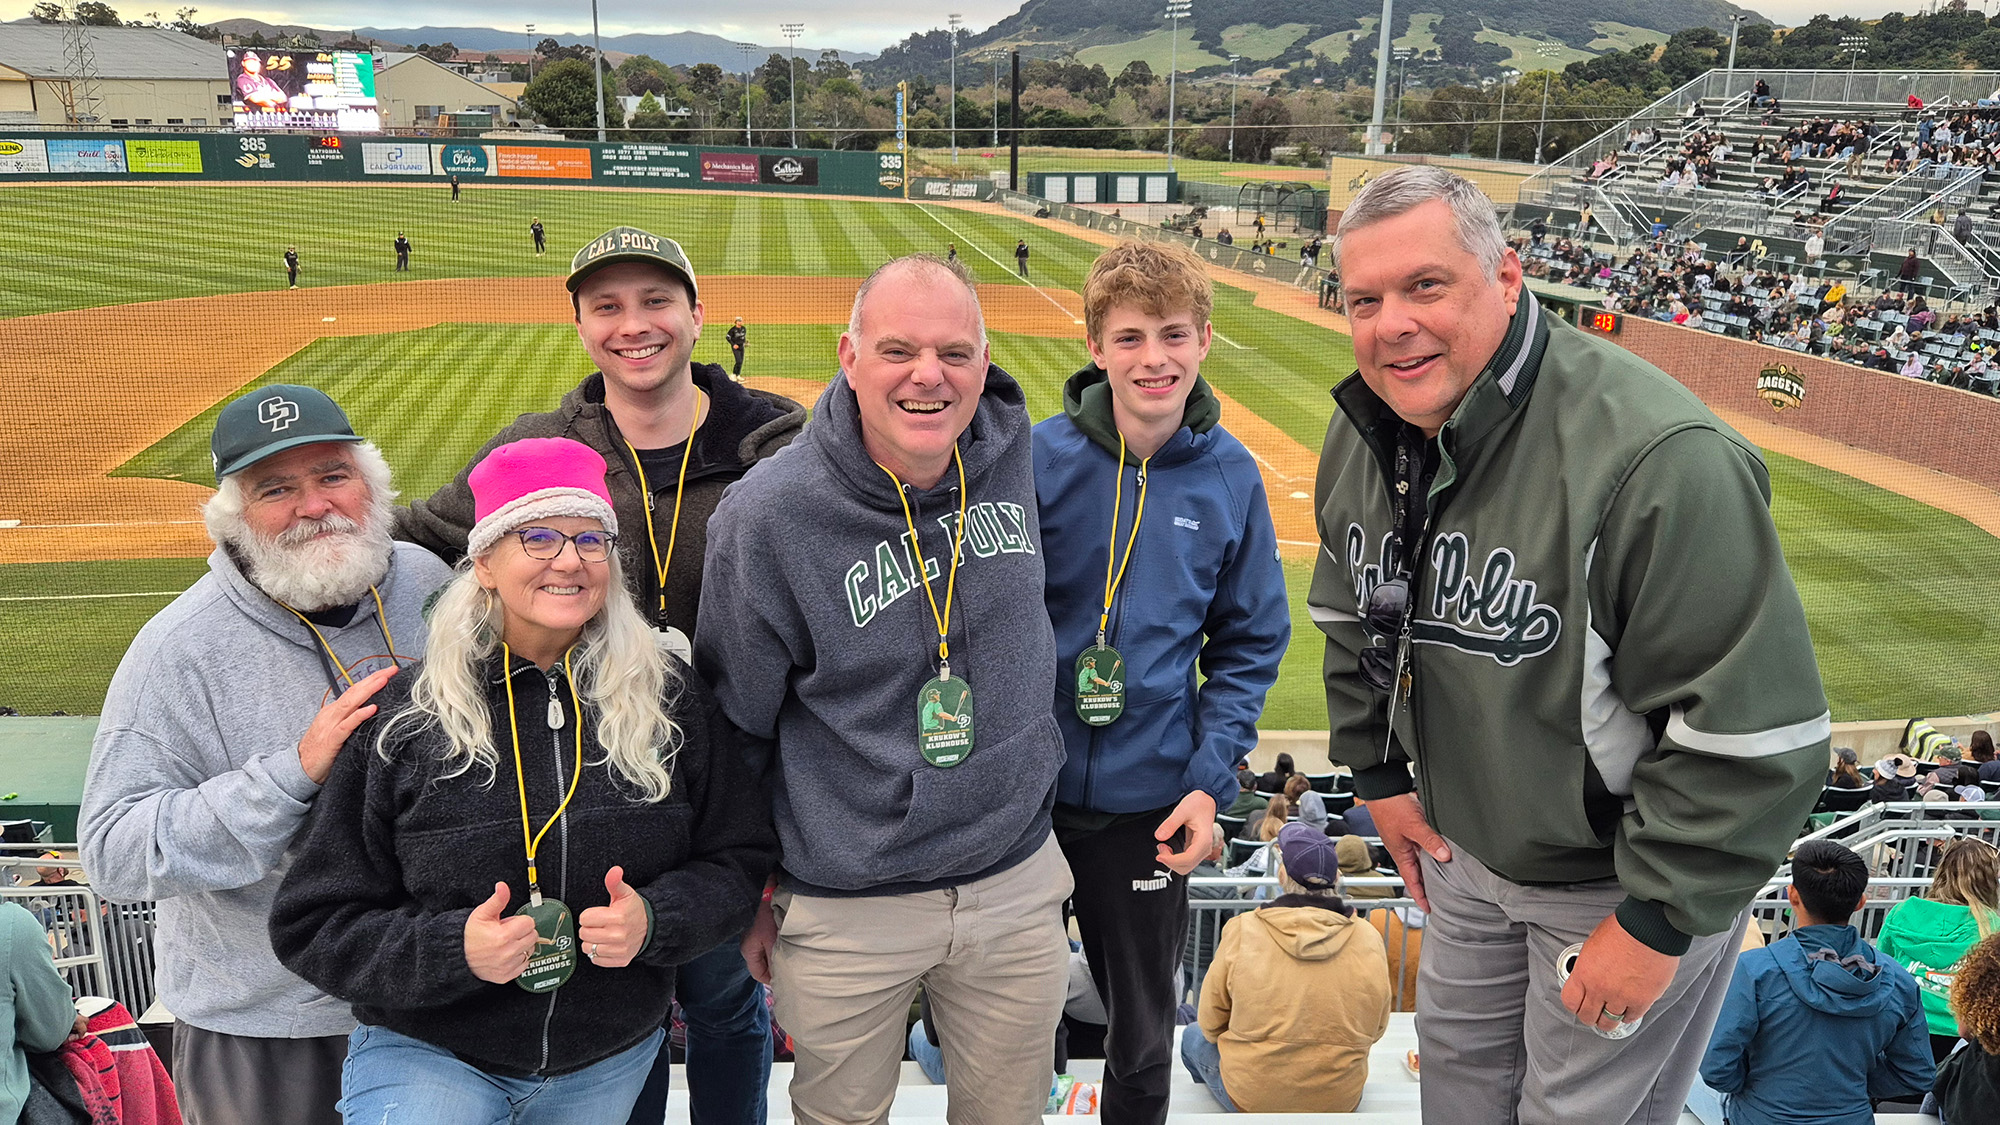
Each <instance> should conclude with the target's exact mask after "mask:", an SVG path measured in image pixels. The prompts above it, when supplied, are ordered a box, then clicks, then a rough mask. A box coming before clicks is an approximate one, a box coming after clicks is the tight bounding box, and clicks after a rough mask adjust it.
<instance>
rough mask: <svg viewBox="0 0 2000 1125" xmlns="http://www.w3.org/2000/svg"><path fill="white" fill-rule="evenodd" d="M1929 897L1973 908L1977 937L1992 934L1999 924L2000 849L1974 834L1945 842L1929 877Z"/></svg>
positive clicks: (1971, 909) (1982, 937)
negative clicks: (1933, 870)
mask: <svg viewBox="0 0 2000 1125" xmlns="http://www.w3.org/2000/svg"><path fill="white" fill-rule="evenodd" d="M1930 897H1931V898H1932V899H1934V900H1936V901H1938V902H1949V903H1954V904H1956V905H1959V906H1963V907H1965V908H1966V909H1968V910H1970V911H1972V920H1973V923H1974V924H1975V925H1977V926H1978V927H1979V936H1980V938H1981V939H1982V940H1983V939H1985V938H1988V937H1991V936H1993V931H1994V929H1995V928H1996V925H2000V851H1996V850H1995V849H1994V847H1993V845H1992V844H1989V843H1987V842H1986V841H1984V840H1982V839H1979V838H1978V837H1975V836H1967V837H1962V838H1960V839H1957V840H1954V841H1952V842H1951V843H1949V844H1946V845H1945V847H1944V852H1943V854H1942V855H1940V856H1939V857H1938V865H1937V874H1935V875H1933V876H1932V877H1931V892H1930Z"/></svg>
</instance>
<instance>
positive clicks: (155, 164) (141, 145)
mask: <svg viewBox="0 0 2000 1125" xmlns="http://www.w3.org/2000/svg"><path fill="white" fill-rule="evenodd" d="M246 139H247V138H246ZM125 163H126V165H127V166H128V168H129V169H130V170H131V171H133V172H151V173H156V174H158V173H168V172H199V171H201V142H200V141H163V140H160V139H158V138H157V137H151V138H148V137H134V138H132V139H131V140H129V141H126V142H125Z"/></svg>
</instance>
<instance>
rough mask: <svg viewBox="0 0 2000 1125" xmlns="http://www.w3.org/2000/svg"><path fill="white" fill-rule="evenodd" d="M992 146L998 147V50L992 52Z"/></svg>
mask: <svg viewBox="0 0 2000 1125" xmlns="http://www.w3.org/2000/svg"><path fill="white" fill-rule="evenodd" d="M993 147H994V148H996V149H997V148H999V147H1000V52H998V51H995V52H993Z"/></svg>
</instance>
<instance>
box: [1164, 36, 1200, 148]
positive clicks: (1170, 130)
mask: <svg viewBox="0 0 2000 1125" xmlns="http://www.w3.org/2000/svg"><path fill="white" fill-rule="evenodd" d="M1193 7H1194V3H1193V0H1167V19H1169V20H1172V21H1173V24H1172V27H1173V30H1172V33H1171V38H1170V39H1169V40H1168V44H1169V45H1168V47H1167V171H1169V172H1171V171H1173V170H1174V80H1175V79H1177V78H1179V77H1180V73H1181V17H1182V16H1185V15H1187V14H1188V13H1189V11H1190V10H1191V9H1192V8H1193Z"/></svg>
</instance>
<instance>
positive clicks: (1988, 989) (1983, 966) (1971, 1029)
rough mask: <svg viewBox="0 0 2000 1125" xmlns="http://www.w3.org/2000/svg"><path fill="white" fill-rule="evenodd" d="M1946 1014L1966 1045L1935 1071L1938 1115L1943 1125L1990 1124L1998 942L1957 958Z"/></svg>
mask: <svg viewBox="0 0 2000 1125" xmlns="http://www.w3.org/2000/svg"><path fill="white" fill-rule="evenodd" d="M1951 1010H1952V1014H1953V1015H1955V1016H1956V1017H1957V1018H1958V1026H1959V1030H1960V1031H1961V1032H1962V1033H1963V1034H1964V1036H1965V1039H1966V1042H1965V1045H1964V1046H1962V1047H1960V1048H1959V1049H1958V1050H1956V1051H1954V1052H1953V1053H1952V1054H1951V1056H1950V1057H1949V1058H1947V1059H1945V1060H1944V1062H1943V1064H1942V1065H1940V1066H1939V1067H1938V1070H1937V1079H1936V1086H1937V1109H1938V1111H1939V1114H1938V1116H1939V1118H1940V1119H1941V1120H1942V1121H1943V1123H1944V1125H1975V1123H1977V1122H1984V1121H1991V1120H1993V1109H1994V1107H1995V1106H2000V938H1987V939H1985V940H1984V941H1981V942H1980V943H1979V944H1977V945H1975V946H1973V947H1972V948H1971V949H1969V950H1967V951H1966V953H1965V956H1964V957H1962V958H1960V959H1959V962H1958V972H1957V973H1955V974H1954V975H1953V977H1952V982H1951ZM1925 1104H1926V1105H1927V1106H1928V1105H1929V1103H1928V1102H1927V1103H1925Z"/></svg>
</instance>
